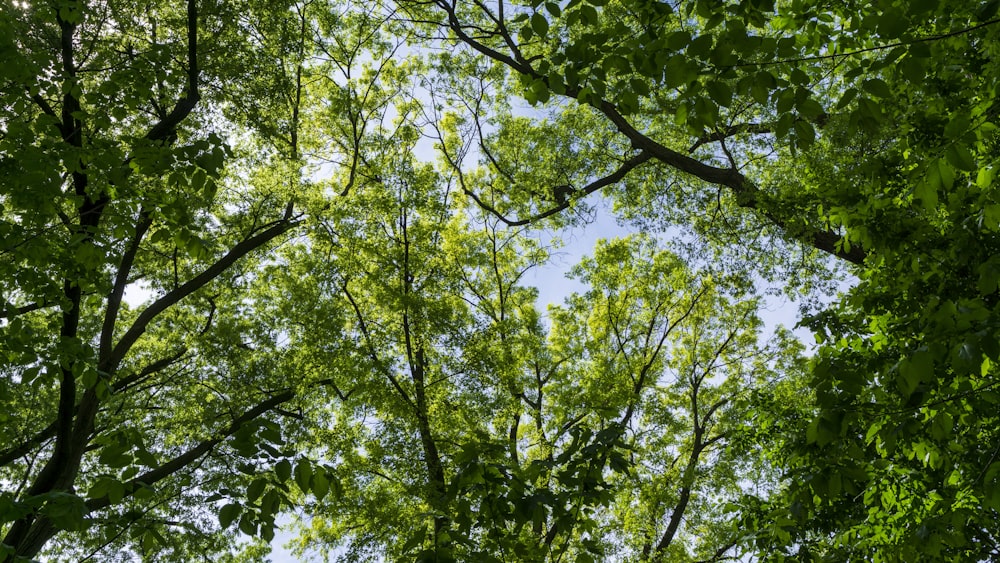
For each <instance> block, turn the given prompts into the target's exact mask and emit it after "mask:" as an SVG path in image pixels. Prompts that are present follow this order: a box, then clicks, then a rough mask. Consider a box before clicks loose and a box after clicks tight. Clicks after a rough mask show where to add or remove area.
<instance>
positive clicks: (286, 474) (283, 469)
mask: <svg viewBox="0 0 1000 563" xmlns="http://www.w3.org/2000/svg"><path fill="white" fill-rule="evenodd" d="M274 474H275V476H277V478H278V482H279V483H284V482H286V481H288V479H290V478H291V476H292V464H291V462H289V461H288V460H287V459H283V460H281V461H279V462H278V463H277V465H275V466H274Z"/></svg>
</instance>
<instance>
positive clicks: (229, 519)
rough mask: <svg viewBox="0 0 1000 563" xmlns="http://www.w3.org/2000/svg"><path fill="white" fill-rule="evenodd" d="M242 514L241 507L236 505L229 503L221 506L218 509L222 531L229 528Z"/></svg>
mask: <svg viewBox="0 0 1000 563" xmlns="http://www.w3.org/2000/svg"><path fill="white" fill-rule="evenodd" d="M242 512H243V507H242V506H240V505H238V504H236V503H229V504H227V505H225V506H223V507H222V508H221V509H219V525H220V526H222V529H223V530H225V529H226V528H229V526H231V525H232V523H233V522H235V521H236V519H237V518H239V516H240V514H241V513H242Z"/></svg>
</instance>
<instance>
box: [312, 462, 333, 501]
mask: <svg viewBox="0 0 1000 563" xmlns="http://www.w3.org/2000/svg"><path fill="white" fill-rule="evenodd" d="M326 471H327V470H326V469H323V470H321V471H316V473H315V474H314V475H313V479H312V492H313V494H314V495H316V500H323V498H324V497H325V496H326V495H327V493H328V492H330V478H329V477H328V476H327V472H326Z"/></svg>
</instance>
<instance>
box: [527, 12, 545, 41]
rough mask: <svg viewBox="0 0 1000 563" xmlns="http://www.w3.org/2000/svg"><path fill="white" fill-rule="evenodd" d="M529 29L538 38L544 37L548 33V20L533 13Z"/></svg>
mask: <svg viewBox="0 0 1000 563" xmlns="http://www.w3.org/2000/svg"><path fill="white" fill-rule="evenodd" d="M531 29H532V31H534V32H535V33H536V34H537V35H538V36H539V37H545V35H546V34H547V33H548V32H549V20H547V19H545V16H544V15H542V14H541V13H540V12H535V13H534V14H532V16H531Z"/></svg>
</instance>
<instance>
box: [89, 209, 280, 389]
mask: <svg viewBox="0 0 1000 563" xmlns="http://www.w3.org/2000/svg"><path fill="white" fill-rule="evenodd" d="M298 224H299V223H298V222H296V221H291V220H288V219H282V220H280V221H277V222H276V223H275V224H274V225H273V226H272V227H271V228H269V229H267V230H265V231H262V232H259V233H257V234H256V235H254V236H252V237H250V238H248V239H246V240H244V241H243V242H241V243H239V244H237V245H236V246H234V247H233V248H232V250H230V251H229V252H228V253H227V254H226V255H225V256H223V257H222V258H221V259H219V261H217V262H215V263H214V264H212V265H211V266H209V267H208V268H207V269H205V271H203V272H202V273H200V274H198V275H197V276H195V277H193V278H191V279H190V280H188V281H187V282H185V283H184V284H183V285H181V286H180V287H178V288H176V289H174V290H172V291H170V292H168V293H167V294H166V295H164V296H163V297H161V298H159V299H157V300H156V301H155V302H153V303H152V304H151V305H150V306H149V307H146V309H145V310H143V312H142V313H140V314H139V317H138V318H137V319H136V320H135V322H134V323H132V326H131V327H130V328H129V329H128V331H127V332H126V333H125V334H124V335H123V336H122V337H121V340H119V341H118V344H117V345H116V346H115V347H114V349H113V350H112V351H111V353H110V354H109V355H108V357H107V359H106V360H105V361H104V362H102V363H101V366H100V367H101V369H102V370H103V371H105V372H107V373H111V372H113V371H114V370H115V369H116V368H117V366H118V364H119V363H120V362H121V361H122V359H123V358H124V357H125V354H127V353H128V351H129V350H130V349H131V348H132V346H133V345H134V344H135V342H136V341H137V340H138V339H139V337H140V336H142V334H143V333H144V332H146V327H148V326H149V323H150V322H152V321H153V319H155V318H156V316H157V315H159V314H160V313H162V312H163V311H165V310H166V309H168V308H169V307H171V306H173V305H175V304H176V303H178V302H179V301H180V300H181V299H184V298H185V297H187V296H188V295H191V294H192V293H194V292H195V291H197V290H199V289H201V288H202V287H204V286H206V285H207V284H208V283H209V282H211V281H212V280H214V279H215V278H217V277H219V276H220V275H221V274H222V273H223V272H225V271H226V270H227V269H228V268H229V267H230V266H232V265H233V264H234V263H235V262H236V261H237V260H239V259H241V258H243V257H244V256H246V255H247V254H249V253H250V252H252V251H253V250H256V249H257V248H260V247H261V246H263V245H265V244H267V243H268V242H270V241H271V240H273V239H275V238H277V237H278V236H280V235H282V234H284V233H286V232H288V231H290V230H291V229H293V228H294V227H295V226H297V225H298Z"/></svg>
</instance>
